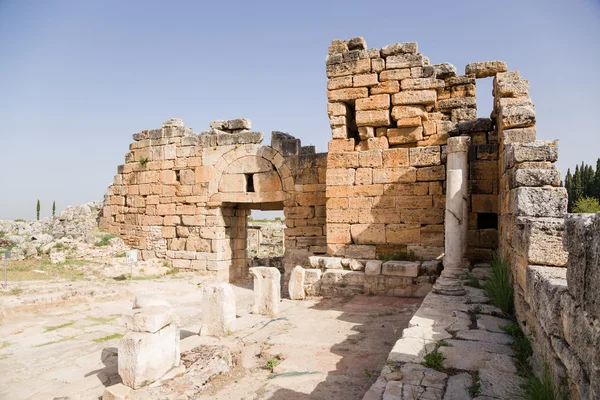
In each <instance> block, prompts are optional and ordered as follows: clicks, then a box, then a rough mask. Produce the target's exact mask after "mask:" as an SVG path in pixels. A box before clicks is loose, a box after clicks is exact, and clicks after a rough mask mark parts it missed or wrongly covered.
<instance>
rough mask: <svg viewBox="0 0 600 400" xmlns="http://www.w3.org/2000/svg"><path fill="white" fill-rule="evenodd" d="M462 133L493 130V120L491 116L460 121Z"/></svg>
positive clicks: (459, 126) (459, 128)
mask: <svg viewBox="0 0 600 400" xmlns="http://www.w3.org/2000/svg"><path fill="white" fill-rule="evenodd" d="M458 130H459V132H460V133H474V132H489V131H491V130H492V120H491V119H489V118H477V119H474V120H471V121H461V122H459V123H458Z"/></svg>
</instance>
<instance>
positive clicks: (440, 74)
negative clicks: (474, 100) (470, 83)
mask: <svg viewBox="0 0 600 400" xmlns="http://www.w3.org/2000/svg"><path fill="white" fill-rule="evenodd" d="M432 67H433V73H434V75H435V77H436V78H441V79H445V78H449V77H451V76H456V67H455V66H454V65H452V64H450V63H449V62H444V63H441V64H434V65H432Z"/></svg>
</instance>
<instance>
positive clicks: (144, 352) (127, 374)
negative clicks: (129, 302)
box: [118, 307, 180, 389]
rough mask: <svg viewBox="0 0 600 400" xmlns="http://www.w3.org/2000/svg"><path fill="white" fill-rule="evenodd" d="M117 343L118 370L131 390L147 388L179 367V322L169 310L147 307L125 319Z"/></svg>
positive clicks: (166, 308)
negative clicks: (121, 337) (124, 330)
mask: <svg viewBox="0 0 600 400" xmlns="http://www.w3.org/2000/svg"><path fill="white" fill-rule="evenodd" d="M125 320H126V324H127V327H128V329H130V332H128V333H127V334H126V335H125V336H124V337H123V339H121V342H120V343H119V353H118V371H119V375H120V376H121V379H122V380H123V383H124V384H125V385H127V386H129V387H131V388H133V389H138V388H140V387H142V386H145V385H148V384H150V383H152V382H154V381H156V380H158V379H160V378H161V377H162V376H163V375H165V374H166V373H167V372H169V371H170V370H171V369H172V368H173V367H176V366H179V361H180V354H179V319H178V318H177V316H176V315H175V313H174V312H173V311H172V309H171V308H168V307H148V308H143V309H141V310H140V311H135V312H134V313H133V314H131V315H129V316H127V318H126V319H125Z"/></svg>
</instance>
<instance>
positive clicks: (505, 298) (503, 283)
mask: <svg viewBox="0 0 600 400" xmlns="http://www.w3.org/2000/svg"><path fill="white" fill-rule="evenodd" d="M491 265H492V273H491V274H490V277H489V278H488V280H487V281H486V282H485V283H484V285H483V290H484V291H485V295H486V296H487V297H489V299H490V301H491V302H492V304H493V305H495V306H496V307H498V308H499V309H501V310H502V311H504V312H505V313H506V314H509V315H512V314H513V312H514V288H513V280H512V275H511V272H510V265H509V264H508V261H507V260H506V259H505V258H504V257H502V256H500V255H499V254H498V253H494V254H493V255H492V260H491Z"/></svg>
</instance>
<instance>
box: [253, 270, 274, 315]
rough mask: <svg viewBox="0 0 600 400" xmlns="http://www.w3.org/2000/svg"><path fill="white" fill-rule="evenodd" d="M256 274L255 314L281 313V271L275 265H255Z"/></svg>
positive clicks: (254, 271) (254, 273) (254, 272)
mask: <svg viewBox="0 0 600 400" xmlns="http://www.w3.org/2000/svg"><path fill="white" fill-rule="evenodd" d="M250 273H251V274H252V275H253V276H254V305H253V306H252V312H253V313H254V314H262V315H270V316H274V315H277V314H279V302H280V301H281V273H280V272H279V270H278V269H277V268H273V267H253V268H250Z"/></svg>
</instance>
